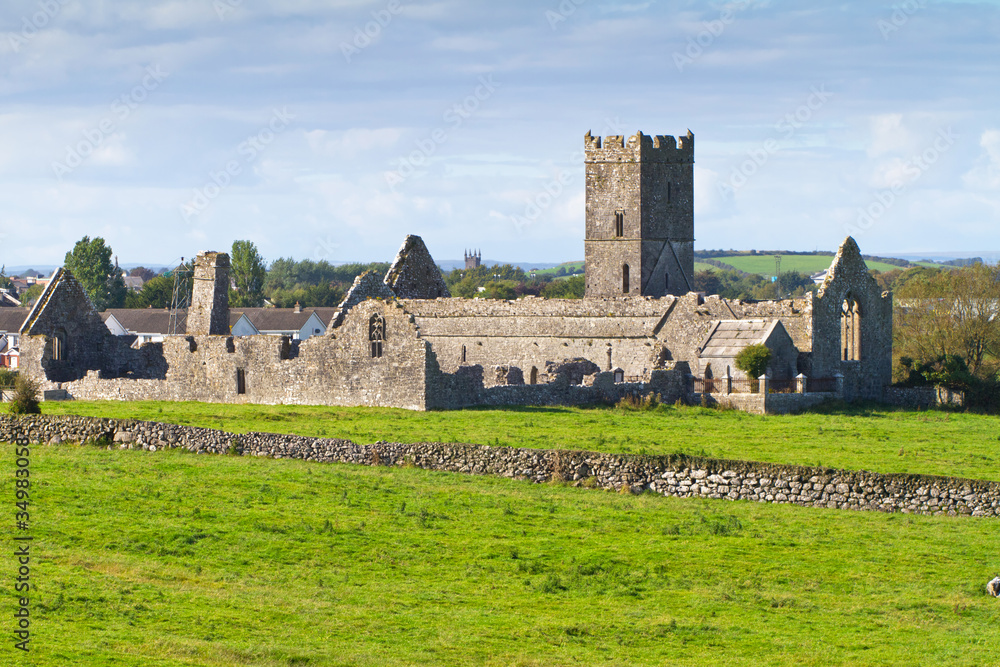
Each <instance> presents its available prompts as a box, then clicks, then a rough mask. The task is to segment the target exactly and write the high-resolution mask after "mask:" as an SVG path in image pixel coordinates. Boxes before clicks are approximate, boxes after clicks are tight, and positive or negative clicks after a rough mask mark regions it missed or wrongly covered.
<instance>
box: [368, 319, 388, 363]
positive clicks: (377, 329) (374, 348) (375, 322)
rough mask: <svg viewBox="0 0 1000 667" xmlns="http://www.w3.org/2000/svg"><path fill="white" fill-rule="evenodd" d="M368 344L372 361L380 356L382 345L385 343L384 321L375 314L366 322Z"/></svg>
mask: <svg viewBox="0 0 1000 667" xmlns="http://www.w3.org/2000/svg"><path fill="white" fill-rule="evenodd" d="M368 342H369V343H370V344H371V352H372V359H378V358H380V357H381V356H382V343H383V342H385V320H384V319H382V316H381V315H379V314H378V313H375V314H374V315H372V316H371V318H370V319H369V320H368Z"/></svg>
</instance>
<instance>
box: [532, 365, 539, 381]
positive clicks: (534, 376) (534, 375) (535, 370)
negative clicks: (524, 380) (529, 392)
mask: <svg viewBox="0 0 1000 667" xmlns="http://www.w3.org/2000/svg"><path fill="white" fill-rule="evenodd" d="M530 384H538V368H536V367H535V366H532V367H531V376H530Z"/></svg>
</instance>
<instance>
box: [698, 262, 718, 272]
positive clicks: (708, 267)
mask: <svg viewBox="0 0 1000 667" xmlns="http://www.w3.org/2000/svg"><path fill="white" fill-rule="evenodd" d="M694 270H695V273H697V272H698V271H720V270H721V269H719V267H717V266H713V265H711V264H706V263H705V262H695V263H694Z"/></svg>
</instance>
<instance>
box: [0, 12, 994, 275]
mask: <svg viewBox="0 0 1000 667" xmlns="http://www.w3.org/2000/svg"><path fill="white" fill-rule="evenodd" d="M998 35H1000V7H998V5H997V3H994V2H933V1H931V0H922V1H921V0H907V1H905V2H897V3H895V4H883V3H877V2H841V3H806V2H791V1H789V2H781V1H778V0H773V1H770V2H767V1H757V0H745V1H744V0H738V1H736V2H731V3H728V4H718V3H692V2H662V1H661V2H656V1H652V0H650V1H646V2H639V1H633V2H628V3H616V2H604V1H601V0H561V2H560V1H559V0H549V1H544V0H543V1H542V2H520V1H516V0H514V1H505V2H495V1H494V2H472V1H450V0H443V1H439V2H417V1H414V2H408V1H406V0H376V1H374V2H365V1H360V0H359V1H325V2H321V1H318V0H142V1H134V2H133V1H131V0H120V1H114V2H112V1H110V0H108V1H102V0H90V1H86V2H84V1H78V0H64V1H61V0H31V1H24V2H22V1H20V0H8V1H7V2H5V3H4V8H3V10H2V15H0V68H2V70H0V94H2V99H3V100H4V103H3V107H2V108H0V171H2V180H0V261H3V262H5V263H6V264H7V265H21V264H29V263H32V262H34V263H36V264H46V263H50V264H54V263H58V262H59V261H60V260H61V258H62V256H63V255H64V254H65V252H66V251H67V250H68V249H69V248H71V247H72V245H73V243H74V242H75V241H76V240H78V239H79V238H81V237H82V236H84V235H85V234H86V235H90V236H103V237H104V238H105V239H106V240H107V241H108V242H109V244H110V245H111V246H112V248H113V249H114V250H115V252H116V254H117V255H118V256H119V258H120V259H121V261H122V262H123V263H125V262H129V263H134V262H146V263H161V264H168V263H172V262H174V261H176V259H177V258H179V257H180V256H181V255H183V256H187V257H189V256H191V255H193V254H194V253H196V252H198V251H200V250H208V249H214V250H226V249H228V248H229V246H230V245H231V243H232V241H233V240H234V239H250V240H252V241H254V242H255V243H256V244H257V246H258V248H259V249H260V251H261V253H262V254H263V255H264V256H265V258H267V259H275V258H277V257H287V256H292V257H295V258H297V259H306V258H309V259H327V260H329V261H334V262H338V261H348V260H385V261H388V260H390V259H391V258H392V256H393V254H394V253H395V251H396V249H397V248H398V247H399V245H400V243H401V242H402V240H403V238H404V236H405V235H406V234H407V233H415V234H419V235H421V236H423V238H424V240H425V241H426V242H427V245H428V247H429V248H430V250H431V253H432V254H433V255H434V256H435V257H436V258H438V259H442V260H443V259H454V258H458V257H460V256H461V255H462V251H463V250H464V249H465V248H467V247H476V248H481V249H482V251H483V254H484V256H486V257H490V258H496V259H512V260H524V261H538V262H542V261H565V260H572V259H579V258H582V257H583V225H584V192H583V164H582V146H583V135H584V134H585V133H586V132H587V131H588V130H590V131H592V132H593V133H594V134H595V135H596V134H600V135H607V134H627V135H631V134H634V133H635V132H636V131H637V130H642V131H643V132H646V133H647V134H674V135H677V134H683V133H685V132H686V131H687V130H688V129H689V128H690V129H691V130H692V131H693V132H694V133H695V135H696V138H697V139H696V166H695V179H696V186H695V187H696V205H695V235H696V238H697V241H696V247H697V248H702V249H704V248H744V249H745V248H760V249H775V248H783V249H793V250H813V249H825V250H833V249H835V248H836V247H837V245H839V243H840V242H841V241H842V240H843V238H844V237H845V236H847V235H848V234H852V235H854V236H855V238H856V239H857V240H858V242H859V244H860V245H861V248H862V250H863V251H864V252H868V253H888V252H897V253H903V252H930V251H938V252H945V251H979V250H984V251H985V250H996V249H1000V239H998V238H997V236H998V235H997V229H998V224H997V223H998V221H1000V111H998V110H1000V85H998V83H1000V76H998V74H1000V39H997V36H998Z"/></svg>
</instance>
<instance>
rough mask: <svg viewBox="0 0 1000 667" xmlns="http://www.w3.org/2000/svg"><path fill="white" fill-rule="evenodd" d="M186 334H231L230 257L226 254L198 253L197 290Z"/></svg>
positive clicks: (196, 262)
mask: <svg viewBox="0 0 1000 667" xmlns="http://www.w3.org/2000/svg"><path fill="white" fill-rule="evenodd" d="M187 333H188V334H189V335H192V336H205V335H209V336H228V335H229V255H227V254H226V253H224V252H202V253H198V257H197V258H195V260H194V291H193V292H192V295H191V308H190V310H189V311H188V317H187Z"/></svg>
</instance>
